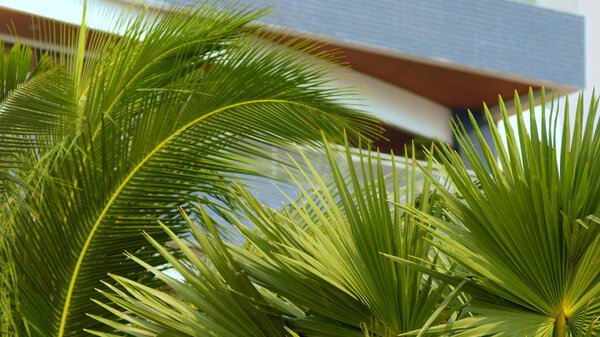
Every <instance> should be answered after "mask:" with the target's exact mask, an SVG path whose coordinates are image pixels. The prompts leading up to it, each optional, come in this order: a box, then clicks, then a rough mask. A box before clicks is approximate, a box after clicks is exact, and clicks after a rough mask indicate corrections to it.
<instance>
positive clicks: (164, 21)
mask: <svg viewBox="0 0 600 337" xmlns="http://www.w3.org/2000/svg"><path fill="white" fill-rule="evenodd" d="M261 14H262V12H261V11H256V10H249V9H247V8H244V7H236V6H231V7H227V8H222V7H221V8H217V7H214V6H204V7H199V8H194V9H179V10H178V11H175V12H171V13H165V14H162V15H161V16H160V17H156V18H154V17H150V18H148V17H138V18H134V19H132V20H129V19H127V20H125V19H123V21H122V24H123V27H125V29H124V34H123V36H119V37H118V38H113V37H110V36H109V37H106V38H105V39H100V38H99V37H95V38H94V37H93V36H99V35H93V36H92V38H91V40H90V42H86V40H85V39H84V40H83V41H82V40H81V39H78V40H77V43H72V44H71V46H77V45H78V44H79V45H80V44H82V43H84V44H86V45H89V48H88V50H87V52H88V53H89V54H90V57H85V58H83V57H82V56H81V53H83V52H86V50H85V49H84V48H78V49H76V50H77V52H76V53H75V54H73V53H71V54H69V55H66V56H64V57H60V56H62V55H59V57H55V58H52V57H50V59H51V60H50V61H51V62H52V65H51V66H47V65H46V66H45V69H47V71H45V72H41V73H40V74H38V75H36V76H35V77H33V78H32V79H31V80H30V81H29V82H26V83H24V84H23V85H21V86H19V88H17V89H16V90H13V91H11V92H10V93H9V94H8V96H7V98H5V100H4V104H3V106H2V107H1V108H0V111H2V115H4V116H6V118H7V120H8V121H10V123H13V125H17V124H18V125H19V126H20V127H19V128H11V127H10V125H9V124H6V125H4V124H3V125H2V137H4V138H6V139H17V140H18V141H19V142H21V143H19V145H18V146H16V145H15V146H14V148H21V149H23V150H22V152H20V153H19V156H20V158H22V159H23V160H25V161H26V162H27V163H28V164H29V167H31V169H27V170H19V171H15V170H13V174H14V175H15V176H16V178H18V179H19V181H20V185H19V186H20V187H19V188H18V189H17V191H16V193H14V196H15V197H14V198H11V199H10V201H7V202H8V206H7V207H5V209H6V211H5V213H3V220H10V221H7V224H3V226H7V225H9V226H10V231H11V232H12V233H11V235H10V236H3V238H2V240H3V241H4V242H3V245H6V247H8V248H7V250H6V252H7V255H6V256H3V260H4V261H3V262H4V263H6V264H9V263H11V262H14V261H18V263H16V264H14V272H12V273H11V277H12V278H14V279H16V283H15V284H16V285H17V288H16V289H15V290H14V294H16V302H13V303H12V304H6V305H5V306H4V307H2V311H3V312H9V313H10V315H12V316H11V317H12V318H13V319H14V320H16V321H18V323H16V325H17V328H14V327H13V328H11V329H18V330H17V331H15V333H16V334H17V335H25V334H26V332H25V329H26V330H28V331H27V334H29V335H32V336H60V337H62V336H71V335H79V334H81V333H82V331H83V328H94V324H96V327H98V328H101V327H102V326H103V325H99V324H97V323H96V322H97V321H96V320H93V319H90V318H87V316H86V315H85V314H86V313H92V314H93V313H97V312H99V308H98V306H96V305H95V304H94V303H92V302H91V301H90V300H89V298H90V297H92V296H93V295H94V294H95V291H94V288H95V287H97V286H98V282H99V281H100V280H101V279H103V278H104V277H105V275H106V273H107V272H112V273H115V274H119V275H121V276H123V277H128V278H130V279H132V280H134V281H137V280H139V278H140V277H144V276H143V275H145V274H143V273H142V274H140V272H141V271H142V268H140V266H139V265H138V264H137V263H135V262H134V261H131V260H129V261H128V260H126V259H124V258H123V257H122V254H121V253H122V252H123V251H124V250H129V251H130V252H131V253H132V254H135V255H136V256H138V257H139V258H142V259H144V261H146V263H148V264H149V265H159V264H162V263H163V262H164V260H163V258H162V257H160V256H157V255H156V254H154V250H153V249H151V247H150V246H149V244H148V242H147V241H146V240H145V238H144V237H143V236H142V235H141V232H142V231H147V232H148V234H149V235H151V236H152V237H153V238H154V240H156V241H157V242H159V243H164V242H165V241H167V240H171V238H170V236H169V235H168V234H167V233H165V232H164V231H163V230H162V229H161V228H160V227H159V226H157V225H156V222H155V221H156V219H160V220H161V221H162V222H163V223H164V224H165V225H166V226H168V227H169V228H170V230H171V231H172V232H173V233H176V234H181V233H183V232H185V231H187V226H186V225H185V221H184V220H183V219H182V218H181V215H180V213H179V212H178V211H177V207H183V208H184V209H186V210H191V209H192V207H191V206H190V205H191V204H192V203H193V202H196V200H198V199H200V198H205V197H206V196H209V195H210V196H214V197H222V196H223V195H226V194H228V193H229V190H228V188H227V186H226V185H227V181H229V180H230V179H233V178H239V177H240V176H242V175H248V174H262V173H264V171H262V170H261V166H264V165H261V163H266V162H265V160H268V159H270V158H271V156H270V153H269V150H268V149H267V148H266V147H265V146H264V145H265V144H268V145H273V146H276V147H285V146H286V144H287V143H288V142H290V141H295V142H301V143H315V142H318V141H320V140H321V130H323V131H324V132H325V133H326V134H327V135H328V136H329V137H333V138H334V139H335V138H337V139H340V140H341V135H342V134H343V131H342V130H343V129H344V128H347V129H348V130H349V132H350V134H354V132H355V131H358V130H362V131H364V132H366V133H367V134H368V135H370V134H373V133H374V131H375V128H374V127H373V126H372V124H371V118H369V117H366V116H364V115H363V114H362V113H360V112H358V111H355V110H352V109H348V108H345V107H343V106H341V105H339V104H338V103H337V102H336V101H335V100H332V99H331V98H330V97H332V95H333V96H335V95H338V94H343V93H342V92H340V91H338V90H335V89H331V88H330V87H327V86H326V85H325V82H326V81H325V80H324V75H325V74H326V73H327V70H326V67H324V66H322V65H321V66H319V64H320V61H318V62H317V61H311V59H306V58H301V57H299V56H298V55H299V53H301V52H302V50H297V49H293V50H290V48H278V47H272V42H263V43H257V42H256V40H255V39H254V38H251V37H250V36H251V35H252V34H253V31H254V30H255V29H256V27H254V26H251V25H250V23H252V22H253V20H254V19H256V18H257V17H258V16H259V15H261ZM81 31H83V32H84V33H83V34H84V35H85V29H82V30H81ZM81 31H80V32H81ZM86 36H87V35H86ZM248 39H252V41H253V42H252V43H250V42H249V40H248ZM267 45H268V46H271V47H270V48H268V50H267V51H265V50H266V49H267V48H265V46H267ZM305 48H308V46H307V47H305ZM92 56H93V57H92ZM82 60H83V61H82ZM81 62H83V64H81ZM20 144H28V146H25V147H22V146H21V145H20ZM11 270H12V269H11ZM106 281H108V279H107V280H106Z"/></svg>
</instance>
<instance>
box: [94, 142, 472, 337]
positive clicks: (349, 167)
mask: <svg viewBox="0 0 600 337" xmlns="http://www.w3.org/2000/svg"><path fill="white" fill-rule="evenodd" d="M342 154H343V155H342V156H341V157H342V158H341V159H340V153H338V152H337V151H333V150H331V151H328V152H327V158H328V159H329V165H330V171H331V173H332V176H331V178H332V181H331V182H330V181H329V179H328V178H327V176H326V175H325V174H324V173H323V172H321V171H319V170H317V169H316V167H315V166H314V165H313V164H312V162H311V161H310V160H308V159H306V158H307V157H306V156H305V157H304V159H305V162H303V163H298V170H299V171H300V172H302V173H301V174H300V177H298V176H297V174H292V173H290V174H291V176H292V178H298V179H299V180H296V183H297V188H298V189H299V190H300V196H299V198H298V199H295V198H294V197H293V196H289V199H288V201H289V205H287V206H284V208H283V209H281V210H275V209H271V208H268V207H266V206H264V205H262V204H261V202H260V201H259V200H257V198H256V197H255V196H254V195H253V194H252V193H250V192H249V191H248V190H246V189H245V188H243V187H242V186H238V188H237V189H236V191H237V193H236V197H235V198H236V200H237V202H238V203H240V205H241V208H242V209H243V214H244V216H245V218H247V220H249V221H250V223H251V224H252V225H253V228H249V227H246V224H247V223H246V222H244V223H242V222H241V221H240V220H239V219H238V218H237V217H234V216H231V215H230V216H227V218H228V220H229V221H230V222H232V223H234V224H235V225H236V228H237V229H238V230H239V231H240V232H241V233H242V234H243V236H244V238H245V239H246V240H247V242H246V244H245V245H243V246H242V247H239V246H236V245H232V244H228V245H227V246H225V245H223V244H222V241H221V239H220V238H219V237H218V233H217V232H216V231H215V230H214V229H213V231H212V234H206V233H205V234H202V233H199V232H198V231H196V233H198V235H197V236H196V239H197V241H198V243H199V248H198V251H201V252H202V253H203V254H204V255H205V256H206V257H207V258H208V260H209V261H212V264H213V265H214V266H215V268H216V270H218V272H217V271H215V270H210V269H207V268H206V267H204V266H203V262H200V261H199V260H198V258H197V257H194V255H193V254H192V253H191V252H190V253H186V254H185V255H186V258H185V259H184V260H182V261H180V260H178V259H177V258H176V257H173V256H172V255H168V253H167V251H166V250H165V249H164V248H162V247H160V245H159V244H158V243H156V242H154V241H153V242H154V244H155V247H156V248H157V249H159V251H160V252H161V255H163V256H168V257H169V262H170V263H171V265H172V266H173V267H174V268H175V269H177V270H178V271H179V272H180V273H181V274H182V275H183V277H184V278H185V280H186V282H185V283H181V282H178V281H176V280H174V279H172V278H170V277H168V276H166V275H165V274H164V273H162V272H160V271H159V270H157V269H156V268H149V265H148V264H147V263H145V262H143V259H140V258H137V257H135V259H136V261H138V262H139V263H141V264H142V265H144V266H145V267H146V268H148V269H149V270H151V271H152V272H153V273H154V274H155V275H157V276H158V277H159V278H161V279H163V280H165V282H166V283H167V284H169V285H171V289H172V290H173V292H174V294H167V293H165V292H158V291H156V290H154V289H152V288H148V287H144V286H142V285H140V284H139V283H133V282H132V281H128V280H127V279H122V278H118V279H119V280H120V281H121V282H120V283H121V285H120V287H117V288H113V292H111V293H104V295H105V296H106V297H107V298H108V299H109V300H111V301H112V302H113V303H112V305H109V304H104V303H102V306H103V307H104V308H106V309H107V310H108V311H112V312H114V313H116V314H117V317H127V321H128V322H129V323H130V325H128V326H117V325H116V323H117V321H116V320H113V321H111V320H104V322H105V323H107V324H109V325H111V326H113V327H116V328H117V329H119V330H121V331H123V332H126V333H129V334H130V335H135V331H140V329H141V330H143V331H147V332H148V335H149V336H157V334H158V333H160V332H161V331H167V330H168V329H174V328H173V327H174V326H175V324H174V323H170V320H172V319H175V320H177V321H178V322H184V321H185V322H188V323H186V324H184V326H203V327H207V326H208V324H207V323H204V321H203V320H205V319H209V320H211V322H213V323H214V322H218V327H216V328H214V330H210V331H211V332H213V333H215V334H216V335H218V336H229V335H231V334H230V333H220V332H218V331H221V329H223V328H224V327H227V329H228V331H230V330H229V329H233V328H234V327H238V326H239V325H241V324H247V325H248V327H249V328H248V329H250V328H251V327H252V326H253V324H251V323H249V322H247V323H243V322H239V321H238V320H237V319H240V318H241V317H247V316H250V317H253V316H255V315H260V317H261V318H260V320H258V321H256V322H263V323H261V324H260V325H261V326H264V327H267V326H268V325H269V324H270V323H272V322H273V321H272V320H275V322H277V324H278V326H279V330H281V329H282V328H283V327H284V326H289V327H290V328H291V329H292V330H294V331H296V332H298V333H301V334H302V335H303V336H340V337H341V336H356V337H363V336H365V333H367V335H370V336H395V335H397V334H399V333H402V332H407V331H411V330H414V329H418V328H421V327H423V326H425V325H427V326H429V325H437V324H439V323H442V322H447V321H448V320H449V319H456V317H457V315H458V312H457V310H458V309H459V308H461V307H462V303H461V298H460V296H459V289H460V286H459V287H456V288H455V289H454V290H452V289H451V288H450V287H448V286H446V285H445V284H443V283H439V282H433V279H432V278H431V277H426V276H424V275H425V274H424V273H422V272H420V271H415V270H414V269H411V268H408V267H405V266H401V265H398V264H395V263H394V262H392V261H390V260H389V259H387V258H386V257H385V256H383V255H382V253H386V254H397V255H400V256H406V257H408V256H419V257H420V258H422V259H423V260H424V261H427V262H428V264H427V267H426V268H434V269H435V268H437V267H438V265H442V264H443V263H441V260H440V259H438V258H437V257H435V256H434V253H433V252H432V250H431V245H430V243H429V242H428V241H426V240H422V236H428V235H429V234H427V231H426V230H424V229H421V228H419V227H418V226H416V225H414V224H413V223H412V221H413V219H412V215H411V214H410V213H407V212H404V211H402V210H401V209H400V208H399V207H397V206H395V205H393V204H390V203H389V202H388V198H389V199H392V200H395V201H396V202H407V203H409V204H411V205H413V206H415V207H417V208H418V209H420V210H422V211H424V212H430V213H431V214H434V215H438V216H441V214H442V207H441V205H440V203H439V199H438V198H437V197H436V195H435V193H432V192H431V190H430V185H429V183H428V182H427V181H426V180H424V179H423V177H422V174H421V173H420V172H419V170H418V169H417V168H416V165H413V164H410V161H408V160H407V163H403V162H396V161H395V160H394V159H383V158H381V157H380V155H379V154H378V153H371V152H355V151H353V150H351V149H350V148H349V147H346V149H345V151H342ZM340 160H341V163H340V162H339V161H340ZM355 165H357V167H354V166H355ZM419 177H420V178H419ZM304 182H308V186H307V185H306V183H304ZM401 184H406V187H405V188H400V187H399V186H402V185H401ZM204 221H205V222H209V223H208V224H205V226H202V227H209V228H211V227H212V228H214V225H212V223H210V219H209V218H208V217H206V216H205V217H204ZM172 236H173V235H172ZM173 237H174V236H173ZM215 245H216V246H219V247H221V246H222V247H221V248H219V251H216V250H215V249H214V246H215ZM179 248H180V249H181V250H184V251H188V252H189V251H190V249H189V248H186V246H185V245H179ZM225 261H228V262H227V263H225ZM186 265H193V266H195V268H194V269H196V270H201V271H200V272H198V273H192V272H190V271H189V270H187V267H185V266H186ZM224 266H227V268H224ZM445 266H446V265H445ZM446 267H447V266H446ZM218 275H221V276H222V278H221V279H219V282H220V283H219V284H218V285H214V286H212V284H213V282H212V281H211V280H212V279H214V278H215V277H217V276H218ZM233 275H237V276H236V277H233ZM240 280H243V281H244V284H246V286H245V288H243V287H241V286H240V284H239V282H240ZM216 294H218V295H216ZM212 296H222V297H223V301H228V299H229V298H231V297H232V296H233V297H235V298H238V297H240V296H241V298H239V299H238V300H237V302H238V303H237V304H235V305H232V309H231V310H232V311H233V312H232V313H228V312H224V313H223V312H216V311H215V310H214V306H213V304H212V303H213V301H214V300H213V299H211V298H212ZM158 297H160V298H161V299H160V300H158V302H160V303H161V304H160V305H161V308H163V307H164V305H167V307H168V308H166V309H164V310H163V309H161V310H157V309H152V306H151V305H150V303H152V302H153V301H156V299H157V298H158ZM209 297H211V298H209ZM195 298H198V301H195V300H193V299H195ZM249 300H252V301H254V302H255V304H254V305H253V306H245V304H244V303H245V302H247V301H249ZM167 303H170V304H167ZM175 303H176V304H175ZM440 303H442V307H443V308H441V309H439V304H440ZM179 305H181V306H180V307H178V306H179ZM242 305H244V307H243V308H241V306H242ZM115 306H116V307H118V308H119V309H118V310H117V309H115ZM275 308H277V309H275ZM239 309H243V312H242V313H237V311H238V310H239ZM190 310H191V312H190ZM158 311H160V312H158ZM265 312H266V313H269V314H270V315H271V316H269V317H271V318H270V319H267V318H266V317H267V316H265ZM224 315H225V316H228V315H233V316H235V318H234V317H231V316H228V317H230V318H229V319H223V316H224ZM267 323H269V324H267ZM425 330H427V328H425V329H424V331H425ZM168 331H170V330H168ZM176 331H177V332H178V333H180V334H182V335H185V336H193V335H194V333H198V332H197V331H200V330H195V331H196V332H191V331H187V330H185V329H184V328H177V329H176ZM202 331H204V330H202ZM249 331H250V330H249ZM367 331H368V332H367ZM264 333H265V334H264V335H265V336H271V335H273V334H272V333H266V332H264ZM278 333H279V335H281V334H282V333H281V331H280V332H278ZM248 334H249V335H254V334H251V333H250V332H248ZM232 336H235V334H233V335H232Z"/></svg>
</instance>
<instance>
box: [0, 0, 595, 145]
mask: <svg viewBox="0 0 600 337" xmlns="http://www.w3.org/2000/svg"><path fill="white" fill-rule="evenodd" d="M168 1H171V2H177V3H181V2H182V1H181V0H168ZM186 1H189V0H186ZM111 3H112V6H124V5H126V4H127V1H126V0H122V1H112V2H111ZM154 3H155V4H157V5H158V4H159V2H158V1H155V2H154ZM254 3H257V2H256V1H255V2H254ZM257 5H261V6H262V5H269V6H273V12H272V14H271V15H270V16H268V17H267V19H266V21H267V23H269V24H270V25H271V27H273V29H274V30H275V29H276V30H279V31H280V32H283V33H284V34H287V35H290V36H298V35H299V36H302V37H303V38H306V39H311V40H315V41H319V42H324V43H326V44H327V48H331V49H338V50H341V51H342V52H343V55H344V58H345V60H346V62H347V63H348V64H349V65H350V67H351V68H352V69H353V70H352V76H346V77H345V78H346V79H345V80H344V81H342V83H341V85H351V86H353V87H356V88H357V90H358V91H359V94H360V96H361V98H362V99H363V101H364V102H365V105H366V106H367V109H368V110H369V111H370V112H371V113H373V114H375V115H377V116H379V117H381V119H382V120H383V121H384V122H385V125H386V136H387V137H388V138H389V139H390V142H381V143H379V145H380V146H381V147H382V148H384V149H389V148H398V149H401V148H402V147H403V144H404V143H406V142H408V141H410V140H411V139H414V138H416V137H425V138H440V139H442V140H444V141H447V142H449V143H452V135H451V132H450V128H449V124H450V123H449V122H450V120H451V118H453V117H454V116H458V117H464V116H465V113H466V111H467V110H468V109H469V110H471V111H472V112H473V113H474V114H476V115H480V114H481V111H482V103H483V102H486V104H487V105H488V106H489V107H490V108H491V109H492V110H494V109H495V108H494V107H495V106H496V105H497V104H498V95H501V96H502V97H504V98H505V99H507V100H509V101H510V100H511V98H512V96H513V94H514V92H515V91H516V92H517V93H518V94H519V95H524V94H526V93H527V91H528V89H529V88H530V87H531V88H533V90H534V91H535V92H539V89H540V88H541V87H542V86H545V87H546V90H547V91H550V90H554V91H555V92H556V93H557V94H559V95H566V94H570V93H573V92H577V91H579V90H581V89H585V88H590V87H591V86H593V84H595V83H600V70H599V68H600V67H599V66H598V65H594V64H592V62H590V61H591V60H594V59H596V60H597V59H599V58H598V56H600V55H599V54H600V50H599V49H600V42H598V41H600V27H599V22H600V8H598V7H599V6H600V4H599V2H598V1H597V0H520V1H508V0H451V1H448V0H369V1H367V0H302V1H299V0H261V1H259V2H258V3H257ZM31 15H34V16H42V17H46V18H48V19H52V20H59V21H66V22H72V23H77V22H78V21H79V20H80V16H81V1H76V0H55V1H51V2H47V1H39V0H0V22H13V24H14V26H15V27H16V31H17V33H18V34H20V35H21V38H25V39H27V38H31V36H32V35H33V34H34V31H35V28H36V27H35V25H32V20H31ZM93 21H94V18H93V17H92V18H90V19H89V22H90V23H91V24H92V26H93V24H94V22H93ZM0 33H1V34H0V36H1V37H2V38H3V39H4V41H6V42H11V41H14V38H13V37H11V36H10V35H9V28H8V25H6V26H2V27H0ZM48 48H51V46H48Z"/></svg>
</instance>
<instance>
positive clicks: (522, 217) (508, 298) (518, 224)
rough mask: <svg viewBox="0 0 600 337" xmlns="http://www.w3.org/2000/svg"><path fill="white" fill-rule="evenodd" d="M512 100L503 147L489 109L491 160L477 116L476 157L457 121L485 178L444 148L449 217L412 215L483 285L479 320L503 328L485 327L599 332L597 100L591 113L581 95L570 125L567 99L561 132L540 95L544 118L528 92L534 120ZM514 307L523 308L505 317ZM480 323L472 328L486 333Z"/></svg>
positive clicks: (476, 304)
mask: <svg viewBox="0 0 600 337" xmlns="http://www.w3.org/2000/svg"><path fill="white" fill-rule="evenodd" d="M515 103H516V106H517V107H518V111H517V116H516V118H517V124H518V127H517V129H516V130H513V129H512V128H511V126H510V124H509V122H508V121H507V118H508V116H507V112H506V109H505V108H504V106H502V113H503V115H504V125H505V127H506V130H507V135H506V139H505V140H506V144H507V145H504V144H503V142H502V141H503V139H502V138H501V135H500V133H499V131H498V130H497V128H496V126H495V125H494V123H493V120H492V118H491V115H490V113H489V111H487V110H486V112H487V117H488V122H489V123H490V127H491V132H492V136H493V139H494V144H493V145H495V147H496V148H497V149H498V151H499V160H496V159H495V158H494V157H493V155H492V153H491V151H490V150H489V147H490V146H491V144H487V143H486V142H485V140H484V138H483V137H482V136H481V133H480V132H479V130H478V129H477V126H476V124H475V122H474V121H473V123H474V125H475V128H476V130H477V135H478V142H479V144H480V145H481V148H482V149H483V151H484V152H483V156H480V155H478V154H477V151H476V150H475V145H474V144H473V142H471V141H470V140H469V137H468V136H467V135H466V132H465V131H464V129H463V128H462V127H461V125H455V134H456V136H457V139H458V142H459V143H460V146H461V148H464V149H466V151H465V153H466V157H467V159H468V162H469V163H470V164H471V166H472V167H473V172H474V174H475V175H476V177H477V180H478V182H479V184H476V182H475V181H474V180H473V179H472V178H471V176H470V174H469V172H468V170H467V168H466V166H465V164H464V163H463V162H462V161H461V160H460V157H459V156H457V155H456V154H455V153H454V152H453V151H452V150H451V149H449V148H447V147H445V146H440V147H439V148H438V153H439V155H440V158H441V159H440V161H441V164H442V165H443V167H444V169H445V171H446V172H447V174H448V176H449V177H450V179H451V180H452V182H453V184H454V188H455V190H453V189H450V188H446V187H444V186H441V185H439V184H438V189H439V191H440V195H441V196H442V197H443V198H444V200H445V201H446V203H447V205H448V209H449V218H450V219H451V220H450V221H444V220H441V219H439V218H435V217H432V216H430V215H428V214H425V213H423V212H420V211H416V210H413V212H414V213H415V214H416V215H417V216H419V217H421V218H422V221H423V223H424V224H430V223H433V224H434V226H436V227H437V230H431V231H430V232H431V234H432V235H434V236H435V237H436V239H437V240H439V241H438V242H436V243H435V245H436V246H437V247H438V248H439V249H440V250H442V251H443V252H445V253H446V254H447V255H448V256H450V257H451V258H453V260H454V261H456V262H457V263H459V264H460V265H461V266H462V267H463V268H464V269H465V270H466V273H468V275H469V279H470V282H469V284H470V287H471V289H473V290H474V291H477V295H475V296H474V301H473V303H472V310H473V311H475V312H478V311H479V312H480V313H481V314H482V317H479V318H477V320H482V321H486V322H489V323H490V324H495V325H496V326H497V327H496V328H494V329H492V330H490V332H489V333H503V334H505V335H514V336H517V335H519V336H521V335H523V334H522V333H521V332H516V331H517V330H512V329H515V326H521V327H523V329H525V330H518V331H529V332H528V333H527V335H528V336H561V337H562V336H566V335H569V336H577V335H585V333H587V332H588V331H592V334H594V333H597V332H598V331H599V330H598V329H599V327H598V325H597V324H596V323H594V322H595V320H596V318H597V317H598V316H599V315H600V311H598V310H599V308H600V305H599V301H600V286H599V284H600V268H598V261H599V258H600V226H598V215H599V212H600V180H599V179H598V177H599V176H600V162H599V161H598V158H600V126H599V124H598V123H597V118H598V114H597V109H598V99H597V98H596V97H595V96H593V97H592V98H591V103H590V105H589V109H588V110H587V111H585V110H584V102H583V98H582V97H580V98H579V101H578V103H577V107H576V109H575V118H574V120H575V123H574V125H570V124H569V106H568V104H567V106H566V107H565V112H564V113H565V115H564V120H565V123H564V125H563V127H562V128H558V127H557V125H556V119H555V115H554V114H556V113H558V111H557V110H556V109H554V107H551V106H550V105H549V104H547V103H546V102H545V95H544V93H542V107H541V114H542V118H541V120H537V119H536V118H535V117H534V115H535V114H534V113H533V111H534V108H535V105H534V102H533V94H532V93H531V92H530V115H531V117H529V118H526V117H525V115H524V114H523V112H522V111H521V103H520V102H519V100H518V97H517V96H515ZM546 109H550V110H551V111H552V112H551V113H550V114H551V115H548V113H547V112H546ZM586 114H587V116H586ZM548 117H550V118H548ZM548 120H549V121H550V122H548ZM560 134H562V137H561V136H560ZM455 192H457V193H458V194H456V193H455ZM423 226H428V225H423ZM463 276H464V274H463ZM457 279H460V277H457ZM467 291H469V290H467ZM486 294H489V295H486ZM491 294H493V295H491ZM490 306H492V307H493V310H492V311H489V310H488V309H489V307H490ZM515 312H520V314H518V315H514V318H511V319H510V320H508V319H507V318H506V317H507V316H506V315H507V314H510V315H512V314H513V313H515ZM473 320H475V319H471V321H473ZM457 324H458V322H457ZM474 326H475V327H474V328H473V329H474V330H473V331H481V330H480V329H481V328H480V327H476V326H477V325H474ZM590 329H591V330H590ZM470 335H473V334H470Z"/></svg>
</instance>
